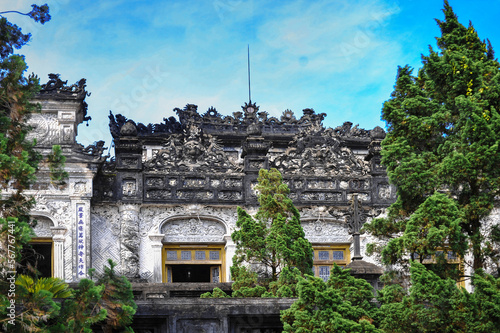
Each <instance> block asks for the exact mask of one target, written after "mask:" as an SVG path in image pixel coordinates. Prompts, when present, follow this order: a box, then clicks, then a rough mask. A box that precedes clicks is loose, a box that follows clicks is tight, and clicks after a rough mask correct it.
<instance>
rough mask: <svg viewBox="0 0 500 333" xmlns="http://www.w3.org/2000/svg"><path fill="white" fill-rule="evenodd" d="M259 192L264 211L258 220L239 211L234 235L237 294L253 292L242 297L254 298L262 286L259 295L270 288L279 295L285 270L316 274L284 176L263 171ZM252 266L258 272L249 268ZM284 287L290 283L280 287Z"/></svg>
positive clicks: (234, 268)
mask: <svg viewBox="0 0 500 333" xmlns="http://www.w3.org/2000/svg"><path fill="white" fill-rule="evenodd" d="M256 190H257V191H258V199H259V204H260V207H259V210H258V212H257V214H256V215H255V218H254V217H252V216H250V215H249V214H248V213H247V212H246V211H245V210H243V209H242V208H238V220H237V222H236V226H237V230H236V231H234V232H233V234H232V235H231V237H232V239H233V240H234V242H235V243H236V255H235V257H234V258H233V266H232V267H231V276H232V279H233V280H234V281H235V283H234V284H233V290H235V291H237V290H240V289H241V288H250V289H244V290H245V293H243V294H242V296H244V295H245V294H249V293H250V294H252V295H253V293H254V292H256V291H255V290H254V289H251V288H253V287H255V286H256V285H259V284H260V287H259V288H258V290H257V293H258V294H262V293H263V292H264V291H266V290H267V289H268V288H269V287H271V292H273V291H274V292H276V291H277V290H278V289H280V286H278V285H276V284H277V283H278V278H279V276H280V273H281V272H282V271H283V269H285V268H286V271H287V274H292V273H291V272H297V274H301V275H304V274H312V246H311V243H309V241H308V240H307V239H305V234H304V230H303V229H302V226H301V225H300V214H299V211H298V210H297V208H295V206H294V205H293V203H292V200H291V199H290V198H289V197H288V194H289V192H290V190H289V189H288V186H287V185H286V184H285V183H283V178H282V176H281V174H280V172H279V171H278V170H276V169H271V170H264V169H261V170H260V172H259V177H258V186H256ZM248 264H255V266H254V267H257V268H256V269H252V268H248V267H247V266H246V265H248ZM292 268H296V269H295V270H294V269H292ZM292 280H293V279H292ZM270 283H273V284H272V285H271V286H270V285H269V284H270ZM283 283H286V281H283V280H282V281H281V283H278V284H283ZM246 291H248V293H247V292H246ZM236 295H239V294H238V293H236ZM253 296H255V295H253Z"/></svg>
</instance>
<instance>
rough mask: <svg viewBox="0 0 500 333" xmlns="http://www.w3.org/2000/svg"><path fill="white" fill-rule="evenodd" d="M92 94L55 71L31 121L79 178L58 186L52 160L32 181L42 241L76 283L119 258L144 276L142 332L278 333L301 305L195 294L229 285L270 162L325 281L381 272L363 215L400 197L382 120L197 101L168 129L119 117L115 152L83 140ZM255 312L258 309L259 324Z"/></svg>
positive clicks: (138, 282)
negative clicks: (343, 269) (229, 109)
mask: <svg viewBox="0 0 500 333" xmlns="http://www.w3.org/2000/svg"><path fill="white" fill-rule="evenodd" d="M86 94H87V93H86V91H85V81H84V80H82V81H80V82H79V83H77V84H75V85H70V86H68V85H67V84H66V82H63V81H61V80H60V79H59V77H58V76H57V75H53V76H51V80H50V81H49V82H48V83H47V84H45V85H44V86H43V88H42V91H41V93H40V95H39V96H38V98H37V102H39V103H41V105H42V112H41V114H35V115H33V117H32V118H31V123H32V125H33V127H34V131H33V133H32V136H33V137H36V138H37V139H38V147H39V149H40V150H41V151H42V153H45V154H46V153H48V152H49V151H50V149H51V147H52V145H54V144H57V145H60V146H61V147H62V150H63V154H64V155H65V156H66V157H67V161H66V170H67V172H68V173H69V177H68V179H67V181H66V184H65V185H60V184H52V183H51V182H50V178H49V177H48V172H47V171H48V170H47V168H46V167H43V166H42V169H41V171H40V174H39V181H38V183H37V184H36V186H35V187H34V188H33V189H32V194H33V195H35V197H36V200H37V205H36V207H35V208H34V209H33V212H32V214H33V216H34V217H35V218H36V219H37V220H38V225H37V227H36V229H35V232H36V235H37V238H35V239H34V240H33V242H34V244H38V245H39V246H40V248H42V247H43V246H45V247H51V248H52V258H51V260H52V262H53V264H52V266H51V271H50V274H52V275H53V276H55V277H60V278H62V279H64V280H66V281H68V282H76V281H78V280H79V279H80V278H83V277H86V276H87V270H88V269H89V268H95V269H96V270H97V271H99V270H102V267H103V266H104V265H105V264H106V262H107V260H108V259H112V260H113V261H115V262H116V263H117V264H118V265H117V269H118V270H119V272H120V273H122V274H124V275H125V276H127V277H128V278H129V279H130V280H131V281H132V282H134V292H135V293H136V296H137V300H138V301H137V303H138V304H139V310H138V314H137V322H136V323H135V325H136V327H137V331H138V332H142V331H144V332H147V331H148V332H247V331H248V332H250V329H254V331H252V332H274V331H279V328H277V327H278V326H279V309H283V308H286V307H287V306H289V305H290V302H291V301H290V300H280V299H268V300H222V299H221V300H204V299H199V298H195V297H192V298H189V297H187V296H199V294H200V293H201V292H202V291H207V290H211V289H212V288H213V287H214V286H216V285H217V286H220V287H221V288H223V289H225V290H228V289H229V287H228V286H229V284H228V282H230V281H231V277H230V274H229V267H230V265H231V263H232V257H233V254H234V251H235V245H234V243H233V241H232V240H231V233H232V232H233V230H234V228H235V225H236V217H237V216H236V208H237V207H238V206H241V207H244V208H245V209H247V210H248V211H249V212H256V211H257V209H258V203H257V194H256V192H255V190H254V188H255V185H256V183H257V175H258V171H259V170H260V168H277V169H278V170H279V171H280V172H281V173H282V175H283V178H284V180H285V182H286V183H287V184H288V186H289V188H290V190H291V194H290V195H291V198H292V199H293V201H294V204H295V205H296V206H297V208H298V209H299V211H300V213H301V222H302V225H303V228H304V231H305V233H306V237H307V238H308V239H309V241H310V242H311V243H312V244H313V247H314V270H315V274H316V275H318V276H320V277H322V278H324V279H326V278H328V275H329V272H330V268H331V266H332V265H333V263H337V264H339V265H349V264H351V261H352V259H358V261H357V262H356V265H354V266H353V267H354V268H356V267H357V268H360V269H361V270H365V271H364V273H366V274H368V275H369V274H375V275H376V274H380V272H379V270H380V269H378V268H377V267H376V266H375V265H373V264H370V263H368V262H366V261H360V260H361V259H362V258H363V254H364V244H366V243H367V239H365V237H364V236H363V235H361V237H360V235H359V227H360V224H362V222H363V221H365V220H366V219H370V218H372V217H374V216H377V215H379V214H381V213H383V212H384V210H385V208H387V207H388V206H389V205H390V204H391V203H392V202H393V201H394V200H395V189H394V188H393V187H392V186H391V185H389V182H388V179H387V176H386V173H385V170H384V168H383V167H381V165H380V156H379V152H380V142H381V140H382V139H383V138H384V136H385V133H384V130H383V129H381V128H380V127H376V128H374V129H372V130H364V129H360V128H358V127H357V126H352V124H351V123H349V122H346V123H344V124H343V125H342V126H339V127H336V128H325V127H324V126H323V125H322V121H323V119H324V118H325V116H326V114H324V113H319V114H318V113H316V112H315V111H314V110H312V109H305V110H303V114H302V115H301V116H300V117H299V116H297V115H295V114H294V113H293V112H292V111H289V110H286V111H284V112H283V114H282V116H281V117H280V118H276V117H270V116H269V115H268V113H267V112H264V111H260V110H259V107H258V106H257V105H256V104H254V103H252V102H249V103H245V105H244V106H243V107H242V111H240V112H234V113H233V114H232V115H227V116H223V115H221V114H220V113H219V112H218V111H217V110H216V109H214V108H210V109H209V110H207V111H206V112H198V110H197V106H196V105H192V104H188V105H186V107H184V108H183V109H175V112H176V113H177V118H174V117H170V118H168V119H164V121H163V122H162V123H159V124H148V125H145V124H142V123H139V122H136V121H134V120H131V119H127V118H126V117H124V116H122V115H114V114H110V115H109V119H110V122H109V127H110V131H111V134H112V136H113V140H114V147H115V156H113V157H111V158H109V156H103V152H104V150H105V148H104V143H103V142H102V141H100V142H96V143H95V144H94V145H91V146H89V147H83V146H81V145H79V144H78V143H77V142H76V135H77V127H78V125H79V124H80V123H82V122H83V121H85V120H88V117H87V105H86V103H85V101H84V100H85V96H86ZM354 204H356V208H355V209H353V208H352V206H353V205H354ZM356 244H360V247H358V246H357V245H356ZM355 245H356V246H355ZM49 252H50V251H49ZM363 259H365V260H369V259H367V258H363ZM359 263H362V264H361V265H359ZM183 302H184V303H183ZM204 302H205V303H204ZM206 302H209V303H206ZM186 309H189V310H186ZM249 316H250V317H251V316H254V317H255V316H258V318H259V320H257V321H255V322H257V323H258V325H257V324H255V325H253V326H252V325H250V324H249V321H248V320H246V319H245V318H247V319H248V318H250V317H249ZM254 317H252V318H254ZM276 318H278V319H276ZM276 320H277V322H278V324H276ZM266 330H267V331H266Z"/></svg>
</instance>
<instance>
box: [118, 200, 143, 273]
mask: <svg viewBox="0 0 500 333" xmlns="http://www.w3.org/2000/svg"><path fill="white" fill-rule="evenodd" d="M139 210H140V207H139V206H138V205H121V206H119V212H120V257H121V270H122V273H123V274H124V275H125V276H126V277H129V278H131V279H134V278H138V277H139V245H140V238H139V237H137V235H138V234H139Z"/></svg>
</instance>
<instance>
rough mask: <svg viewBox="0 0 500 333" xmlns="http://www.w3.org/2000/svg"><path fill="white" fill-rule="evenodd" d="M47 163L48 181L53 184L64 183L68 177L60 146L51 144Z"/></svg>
mask: <svg viewBox="0 0 500 333" xmlns="http://www.w3.org/2000/svg"><path fill="white" fill-rule="evenodd" d="M47 162H48V163H49V170H50V181H51V182H52V183H53V184H57V185H64V184H66V182H65V179H66V178H68V173H67V172H66V171H65V170H64V162H66V157H65V156H63V155H62V151H61V146H59V145H54V146H52V152H51V153H50V154H49V155H48V156H47Z"/></svg>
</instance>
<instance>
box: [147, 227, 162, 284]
mask: <svg viewBox="0 0 500 333" xmlns="http://www.w3.org/2000/svg"><path fill="white" fill-rule="evenodd" d="M163 237H165V235H164V234H151V235H149V239H150V240H151V248H152V249H153V281H151V282H153V283H161V282H162V271H163V267H164V265H165V263H164V262H162V260H161V250H162V248H163V243H162V242H161V241H162V239H163Z"/></svg>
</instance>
